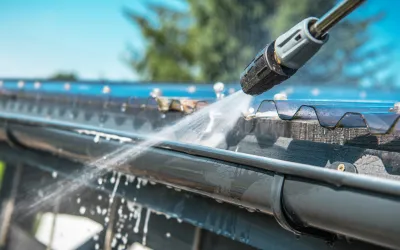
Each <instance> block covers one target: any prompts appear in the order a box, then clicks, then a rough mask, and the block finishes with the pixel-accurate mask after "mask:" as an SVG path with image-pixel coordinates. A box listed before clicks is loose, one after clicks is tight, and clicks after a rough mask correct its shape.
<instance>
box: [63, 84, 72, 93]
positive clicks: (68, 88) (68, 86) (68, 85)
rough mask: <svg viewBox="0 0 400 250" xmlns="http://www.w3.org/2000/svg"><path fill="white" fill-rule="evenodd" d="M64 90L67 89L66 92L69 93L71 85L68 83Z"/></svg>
mask: <svg viewBox="0 0 400 250" xmlns="http://www.w3.org/2000/svg"><path fill="white" fill-rule="evenodd" d="M64 89H65V90H66V91H69V90H70V89H71V84H69V83H68V82H66V83H65V84H64Z"/></svg>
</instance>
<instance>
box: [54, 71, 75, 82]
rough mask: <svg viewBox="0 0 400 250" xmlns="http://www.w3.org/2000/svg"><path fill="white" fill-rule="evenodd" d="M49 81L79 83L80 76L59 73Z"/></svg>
mask: <svg viewBox="0 0 400 250" xmlns="http://www.w3.org/2000/svg"><path fill="white" fill-rule="evenodd" d="M49 80H54V81H77V80H78V76H77V75H76V74H75V73H67V72H58V73H56V74H54V75H52V76H51V77H49Z"/></svg>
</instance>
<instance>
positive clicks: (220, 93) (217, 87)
mask: <svg viewBox="0 0 400 250" xmlns="http://www.w3.org/2000/svg"><path fill="white" fill-rule="evenodd" d="M213 88H214V92H215V94H216V95H217V99H218V100H220V99H222V98H224V96H225V95H224V93H223V92H224V89H225V84H223V83H222V82H217V83H215V84H214V86H213Z"/></svg>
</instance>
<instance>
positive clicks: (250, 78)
mask: <svg viewBox="0 0 400 250" xmlns="http://www.w3.org/2000/svg"><path fill="white" fill-rule="evenodd" d="M363 2H365V0H344V1H342V2H341V3H339V4H338V5H336V6H335V7H334V8H332V9H331V10H330V11H329V12H327V13H326V14H325V15H324V16H323V17H321V18H320V19H318V18H315V17H309V18H306V19H304V20H303V21H301V22H300V23H298V24H296V25H295V26H294V27H292V28H291V29H290V30H289V31H287V32H286V33H284V34H283V35H281V36H279V37H278V38H277V39H276V40H275V41H274V42H272V43H270V44H268V45H267V46H266V47H265V48H264V49H263V50H261V51H260V52H259V53H258V54H257V55H256V57H255V58H254V59H253V61H252V62H251V63H250V64H249V65H248V66H247V67H246V69H245V70H244V71H243V73H242V74H241V76H240V84H241V86H242V89H243V92H244V93H246V94H249V95H259V94H262V93H264V92H265V91H267V90H269V89H271V88H272V87H274V86H275V85H278V84H280V83H282V82H283V81H285V80H287V79H289V78H290V77H291V76H292V75H294V74H295V73H296V72H297V70H298V69H299V68H301V67H302V66H303V65H304V64H305V63H306V62H307V61H308V60H310V58H311V57H313V56H314V55H315V54H316V53H317V52H318V51H319V49H320V48H321V47H322V46H323V45H324V44H325V43H326V42H327V41H328V39H329V34H328V31H329V30H330V29H331V28H332V27H333V26H335V25H336V24H337V23H338V22H339V21H340V20H342V19H343V18H344V17H346V16H347V15H348V14H350V13H351V12H352V11H353V10H355V9H356V8H357V7H359V6H360V5H361V4H362V3H363Z"/></svg>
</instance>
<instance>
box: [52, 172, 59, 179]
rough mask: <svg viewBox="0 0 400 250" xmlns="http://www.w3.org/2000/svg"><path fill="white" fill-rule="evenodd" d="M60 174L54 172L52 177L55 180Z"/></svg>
mask: <svg viewBox="0 0 400 250" xmlns="http://www.w3.org/2000/svg"><path fill="white" fill-rule="evenodd" d="M57 175H58V173H57V172H56V171H53V173H51V176H53V178H54V179H55V178H57Z"/></svg>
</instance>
